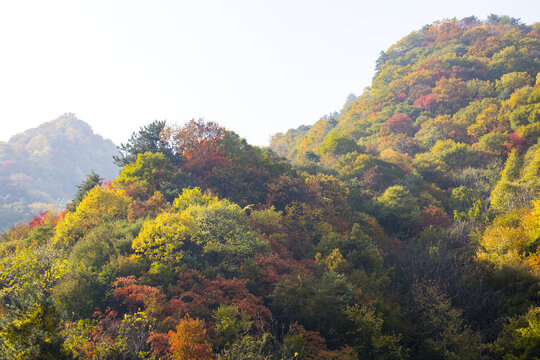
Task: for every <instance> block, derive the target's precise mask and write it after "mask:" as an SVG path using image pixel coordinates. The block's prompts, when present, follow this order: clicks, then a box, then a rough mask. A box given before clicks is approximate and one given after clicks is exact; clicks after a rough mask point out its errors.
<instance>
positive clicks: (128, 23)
mask: <svg viewBox="0 0 540 360" xmlns="http://www.w3.org/2000/svg"><path fill="white" fill-rule="evenodd" d="M491 13H493V14H498V15H510V16H513V17H516V18H520V19H521V21H522V22H524V23H526V24H532V23H534V22H538V21H540V1H536V0H505V1H499V0H490V1H475V0H452V1H450V0H447V1H436V0H431V1H424V0H418V1H415V0H409V1H403V0H395V1H389V0H378V1H364V0H362V1H360V0H357V1H352V0H326V1H323V0H267V1H263V0H221V1H218V0H213V1H210V0H189V1H182V0H176V1H174V0H170V1H166V0H152V1H150V0H147V1H140V0H92V1H83V0H64V1H60V0H47V1H43V0H34V1H27V0H17V1H15V0H3V1H1V2H0V49H1V51H0V54H1V55H0V141H7V140H8V139H9V138H10V137H11V136H12V135H14V134H16V133H19V132H21V131H24V130H26V129H28V128H31V127H35V126H37V125H39V124H41V123H43V122H46V121H50V120H53V119H55V118H57V117H58V116H60V115H61V114H63V113H67V112H70V113H75V114H76V116H77V117H78V118H79V119H81V120H84V121H86V122H87V123H89V124H90V125H91V126H92V128H93V129H94V131H95V132H96V133H98V134H100V135H102V136H104V137H106V138H109V139H111V140H113V141H114V142H115V143H116V144H120V143H123V142H126V141H127V139H128V138H129V136H130V135H131V133H132V132H134V131H137V130H138V129H139V128H140V127H141V126H144V125H146V124H148V123H150V122H152V121H153V120H167V121H168V122H169V123H171V124H178V125H182V124H183V123H185V122H187V121H189V120H191V119H199V118H203V119H204V120H206V121H215V122H217V123H219V124H220V125H222V126H224V127H226V128H228V129H230V130H233V131H235V132H236V133H238V134H239V135H240V136H242V137H245V138H246V139H247V140H248V142H250V143H251V144H256V145H267V144H268V142H269V139H270V136H271V135H272V134H274V133H276V132H280V131H282V132H285V131H287V130H288V129H289V128H294V127H298V126H299V125H302V124H313V123H315V122H316V121H317V120H318V119H319V118H320V117H322V116H323V115H325V114H328V113H331V112H334V111H339V110H340V109H341V108H342V107H343V104H344V103H345V100H346V98H347V96H348V95H349V94H350V93H355V94H360V93H361V92H362V91H363V89H364V88H365V87H367V86H369V85H370V83H371V79H372V77H373V74H374V67H375V60H376V59H377V57H378V56H379V54H380V52H381V51H383V50H386V49H388V47H390V46H391V45H392V44H394V43H395V42H397V41H398V40H400V39H401V38H402V37H404V36H406V35H407V34H409V33H410V32H412V31H415V30H418V29H420V28H421V27H422V26H424V25H426V24H429V23H432V22H433V21H436V20H442V19H449V18H458V19H461V18H463V17H467V16H470V15H475V16H477V17H478V18H480V19H485V18H486V17H487V16H488V15H489V14H491Z"/></svg>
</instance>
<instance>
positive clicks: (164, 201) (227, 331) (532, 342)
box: [0, 16, 540, 360]
mask: <svg viewBox="0 0 540 360" xmlns="http://www.w3.org/2000/svg"><path fill="white" fill-rule="evenodd" d="M538 29H539V26H538V24H535V25H529V26H528V25H524V24H522V23H520V22H519V21H518V20H516V19H512V18H508V17H499V16H490V17H489V18H488V19H487V20H486V21H480V20H478V19H476V18H467V19H463V20H460V21H458V20H446V21H442V22H436V23H434V24H432V25H428V26H426V27H424V28H423V29H421V30H419V31H417V32H414V33H412V34H410V35H408V36H407V37H405V38H404V39H402V40H400V41H399V42H397V43H396V44H395V45H393V46H392V47H391V48H390V49H389V50H387V51H386V52H385V53H383V54H382V55H381V57H380V58H379V61H378V62H377V73H376V76H375V79H374V80H373V84H372V86H371V87H370V88H369V89H367V90H366V91H365V92H364V93H363V94H361V95H360V96H359V97H357V98H356V97H355V96H349V97H348V99H347V104H346V105H345V106H344V109H343V110H342V111H341V112H340V113H338V114H330V115H328V116H325V117H324V118H323V119H321V120H320V121H319V122H317V123H316V124H314V125H313V126H303V127H300V128H298V129H295V130H289V131H288V132H287V133H285V134H279V135H276V136H275V137H274V139H273V142H272V147H273V149H274V151H272V150H271V149H268V148H260V147H256V146H251V145H249V144H248V143H247V142H246V141H245V140H244V139H241V138H240V137H239V136H238V135H237V134H235V133H234V132H232V131H229V130H227V129H225V128H223V127H221V126H219V125H218V124H216V123H213V122H204V121H202V120H199V121H194V120H192V121H190V122H188V123H187V124H185V125H184V126H181V127H179V126H177V125H168V124H166V122H165V121H154V122H153V123H151V124H149V125H147V126H145V127H143V128H141V129H140V130H139V131H138V132H135V133H133V135H132V137H131V138H130V139H129V140H128V142H127V143H126V144H123V145H122V146H121V151H120V152H121V154H120V156H118V157H117V158H116V159H115V161H116V163H118V164H121V165H122V166H123V168H122V170H121V171H120V173H119V174H118V176H117V177H116V178H115V179H114V180H113V181H110V182H104V183H101V184H99V185H98V181H97V179H96V178H95V176H93V177H89V178H88V179H87V180H86V181H85V182H84V184H83V185H82V186H80V188H79V191H78V192H77V194H76V197H75V199H74V200H73V201H72V203H71V205H72V206H70V207H69V211H65V212H62V213H60V214H54V213H47V214H43V215H42V216H40V217H36V218H34V219H32V220H31V221H30V222H27V223H20V224H18V225H17V226H14V227H12V228H11V229H10V230H9V231H7V232H5V233H2V234H0V314H1V315H0V359H49V358H51V359H52V358H54V359H73V358H77V359H88V360H90V359H95V358H99V359H148V360H149V359H163V360H167V359H200V360H210V359H219V360H232V359H256V360H270V359H305V360H310V359H320V360H332V359H345V360H358V359H380V360H383V359H396V360H407V359H456V360H457V359H460V360H461V359H463V360H473V359H495V360H504V359H538V354H539V353H540V333H539V329H540V306H539V304H540V181H539V179H540V143H539V141H538V140H539V138H540V81H539V79H540V76H539V75H538V72H539V68H540V35H539V34H538ZM77 124H78V123H77ZM79 125H80V124H79ZM52 127H55V126H52ZM60 127H62V126H60ZM36 134H37V133H36ZM36 134H33V135H32V134H31V135H29V136H28V137H24V136H22V137H20V138H19V140H20V142H21V143H22V144H30V143H32V141H27V140H28V139H34V138H37V140H35V142H36V143H38V144H41V143H42V142H43V137H41V138H40V137H39V136H37V135H36ZM70 134H72V132H70ZM68 137H69V136H68ZM72 137H74V138H77V136H75V135H73V136H72ZM24 139H27V140H24ZM21 146H22V145H21ZM26 146H27V147H28V148H29V149H30V150H27V152H30V151H31V150H32V149H33V147H31V146H28V145H26ZM77 146H79V145H78V144H77ZM36 148H38V147H36ZM39 148H43V147H39ZM10 149H13V146H11V145H10ZM74 149H77V147H75V148H74ZM12 151H13V150H12ZM276 152H279V153H280V154H282V155H283V156H287V157H288V158H289V159H290V160H291V161H287V160H286V159H284V157H283V156H280V155H278V154H276ZM35 156H36V157H37V158H38V159H41V158H40V157H39V156H40V152H39V151H37V153H36V155H35ZM58 156H59V155H58ZM90 156H92V157H93V156H94V155H93V154H92V155H90ZM27 157H28V156H27ZM45 158H46V159H48V158H47V157H45ZM13 159H15V158H14V157H13V158H10V159H8V160H10V161H11V162H9V161H8V163H7V165H8V166H14V165H17V162H15V163H13V161H15V160H13ZM28 161H30V160H28ZM40 161H45V160H36V162H37V163H39V162H40ZM47 161H49V162H51V160H50V159H49V160H47ZM59 161H67V160H65V159H64V160H59ZM25 176H26V177H29V178H30V177H31V174H30V175H26V174H25ZM25 176H21V175H19V176H18V179H22V180H24V179H26V177H25ZM15 179H17V177H15ZM12 181H14V180H12Z"/></svg>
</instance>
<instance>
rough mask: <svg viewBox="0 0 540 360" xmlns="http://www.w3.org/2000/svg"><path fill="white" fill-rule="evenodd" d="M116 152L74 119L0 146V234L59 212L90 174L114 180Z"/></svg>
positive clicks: (66, 116)
mask: <svg viewBox="0 0 540 360" xmlns="http://www.w3.org/2000/svg"><path fill="white" fill-rule="evenodd" d="M117 152H118V150H117V148H116V146H115V145H114V144H113V142H112V141H110V140H108V139H104V138H103V137H101V136H100V135H97V134H95V133H94V132H93V131H92V128H91V127H90V126H89V125H88V124H87V123H85V122H84V121H82V120H79V119H77V118H76V117H75V115H73V114H64V115H62V116H60V117H59V118H58V119H56V120H53V121H49V122H46V123H44V124H42V125H40V126H38V127H37V128H33V129H29V130H26V131H25V132H23V133H21V134H18V135H15V136H13V137H12V138H11V139H10V140H9V141H8V142H0V229H6V228H7V227H9V226H10V225H13V224H14V223H16V222H18V221H22V220H27V219H29V218H31V217H32V216H33V215H34V214H37V213H38V212H39V211H42V210H45V209H49V208H63V207H64V206H65V205H66V203H67V202H68V201H69V200H70V199H72V198H73V196H74V194H75V192H76V190H77V185H79V184H80V183H81V182H82V181H83V180H84V178H85V177H86V175H87V174H89V173H90V172H91V171H92V170H93V171H95V172H96V173H98V174H99V175H101V177H103V178H105V179H108V178H112V177H114V176H116V175H117V173H118V169H117V167H116V166H115V165H114V163H113V156H114V155H116V154H117Z"/></svg>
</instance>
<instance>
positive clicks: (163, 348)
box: [147, 332, 169, 360]
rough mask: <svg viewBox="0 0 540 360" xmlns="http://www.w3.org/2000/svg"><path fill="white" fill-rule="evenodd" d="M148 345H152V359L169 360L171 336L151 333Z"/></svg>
mask: <svg viewBox="0 0 540 360" xmlns="http://www.w3.org/2000/svg"><path fill="white" fill-rule="evenodd" d="M147 343H148V344H150V355H151V356H152V359H160V360H168V359H169V334H160V333H154V332H152V333H150V336H149V337H148V340H147Z"/></svg>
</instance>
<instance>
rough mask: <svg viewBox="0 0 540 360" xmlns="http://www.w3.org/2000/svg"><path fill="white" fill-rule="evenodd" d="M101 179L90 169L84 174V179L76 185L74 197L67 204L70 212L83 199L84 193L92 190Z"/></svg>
mask: <svg viewBox="0 0 540 360" xmlns="http://www.w3.org/2000/svg"><path fill="white" fill-rule="evenodd" d="M102 180H103V179H102V178H101V177H100V176H99V175H98V174H96V173H95V172H94V171H93V170H92V172H91V173H90V174H88V175H87V176H86V180H84V182H83V183H82V184H81V185H79V186H77V193H75V197H74V198H73V200H71V202H70V203H69V204H68V206H67V208H68V209H69V210H70V211H71V212H73V211H75V210H77V206H78V205H79V204H80V203H81V201H82V200H83V199H84V196H85V195H86V193H88V192H89V191H90V190H92V189H93V188H94V187H95V186H97V185H99V184H100V183H101V181H102Z"/></svg>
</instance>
